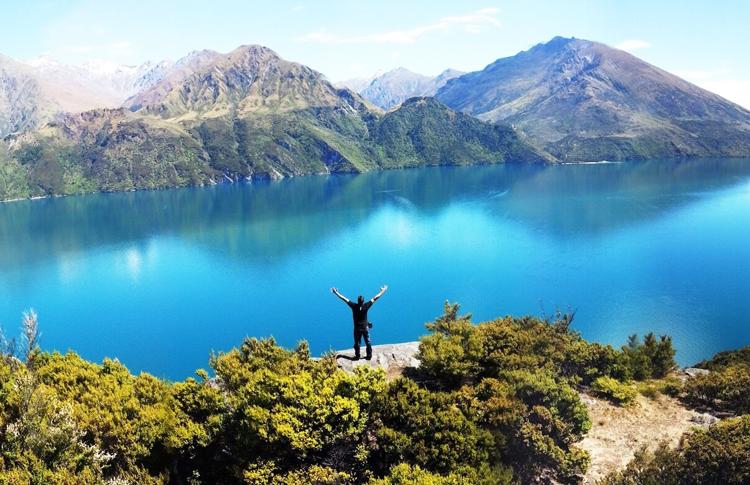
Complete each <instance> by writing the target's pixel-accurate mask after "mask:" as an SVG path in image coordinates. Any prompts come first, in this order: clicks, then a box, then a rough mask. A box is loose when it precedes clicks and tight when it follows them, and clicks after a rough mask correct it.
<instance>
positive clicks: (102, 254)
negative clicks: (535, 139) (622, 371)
mask: <svg viewBox="0 0 750 485" xmlns="http://www.w3.org/2000/svg"><path fill="white" fill-rule="evenodd" d="M383 283H387V284H389V285H390V287H391V289H390V291H389V292H388V293H387V294H386V295H385V296H384V297H383V299H382V300H380V301H379V302H378V303H377V304H376V305H375V306H374V307H373V308H372V310H371V311H370V317H371V320H372V321H373V322H374V323H375V328H374V329H373V340H374V342H375V343H386V342H399V341H407V340H413V339H416V338H417V337H418V336H419V335H420V334H422V333H424V323H425V322H427V321H429V320H431V319H433V318H434V317H435V316H437V315H438V314H439V313H441V310H442V303H443V301H444V300H446V299H448V300H451V301H458V302H460V303H461V304H462V306H463V308H464V309H465V310H466V311H468V312H472V313H473V314H474V316H475V320H476V321H480V320H482V319H487V318H490V317H493V316H497V315H503V314H516V315H521V314H528V313H533V314H543V313H546V314H552V313H554V310H555V309H557V308H560V309H563V310H567V309H576V310H577V314H576V318H575V321H574V327H575V328H576V329H577V330H579V331H580V332H581V333H582V334H583V335H584V336H585V337H586V338H589V339H593V340H598V341H603V342H608V343H613V344H617V345H619V344H621V343H623V342H624V341H625V339H626V337H627V335H628V334H630V333H633V332H638V333H643V332H646V331H649V330H653V331H655V332H658V333H669V334H671V335H673V336H674V339H675V343H676V346H677V348H678V356H677V357H678V360H679V362H680V363H682V364H688V363H692V362H695V361H696V360H699V359H701V358H704V357H708V356H709V355H711V354H712V353H714V352H716V351H718V350H722V349H727V348H730V347H737V346H740V345H745V344H749V343H750V316H748V315H750V296H749V295H750V160H746V161H742V160H695V161H683V162H667V161H660V162H656V161H654V162H647V163H633V164H601V165H566V166H556V167H541V166H522V165H506V166H484V167H469V168H427V169H419V170H399V171H388V172H381V173H370V174H365V175H359V176H327V177H326V176H320V177H304V178H298V179H290V180H285V181H281V182H256V183H253V184H247V185H222V186H217V187H211V188H200V189H178V190H166V191H155V192H137V193H123V194H99V195H86V196H80V197H68V198H60V199H45V200H36V201H25V202H14V203H8V204H0V323H2V325H3V326H4V327H5V329H6V331H7V332H8V333H13V332H15V331H16V330H17V327H18V324H19V323H20V319H21V312H22V311H23V310H25V309H27V308H31V307H33V308H34V309H35V310H36V311H37V312H38V314H39V317H40V323H41V329H42V332H43V335H42V344H43V347H44V348H46V349H58V350H61V351H65V350H67V349H73V350H75V351H77V352H79V353H81V354H82V355H83V356H85V357H86V358H88V359H93V360H97V361H99V360H101V359H102V358H104V357H105V356H111V357H118V358H119V359H120V360H121V361H122V362H123V363H125V364H126V365H127V366H128V367H130V368H131V369H132V370H133V371H140V370H145V371H148V372H151V373H153V374H156V375H159V376H165V377H169V378H175V379H177V378H183V377H185V376H187V375H190V374H192V372H193V371H194V370H195V369H197V368H200V367H206V366H207V362H208V357H209V354H210V352H211V351H212V350H215V351H221V350H226V349H229V348H231V347H232V346H235V345H238V344H239V343H240V342H241V340H242V338H243V337H245V336H247V335H249V336H268V335H273V336H274V337H275V338H276V339H277V340H278V341H279V342H280V343H281V344H284V345H294V344H295V343H296V342H297V341H298V340H300V339H306V340H308V341H309V343H310V346H311V348H312V350H313V352H315V353H319V352H323V351H325V350H328V349H339V348H346V347H348V346H350V345H351V321H350V315H349V310H348V309H347V308H346V307H345V306H344V305H343V304H342V303H341V302H339V301H338V300H337V299H335V298H334V297H333V296H332V295H331V294H330V293H329V288H330V287H331V286H333V285H336V286H338V288H339V289H340V290H341V291H342V292H343V293H344V294H346V295H348V296H349V297H350V298H354V297H356V295H357V294H359V293H360V292H361V293H363V294H365V296H366V297H368V298H369V297H370V296H371V295H372V294H374V293H375V292H376V291H377V290H378V287H379V286H380V285H381V284H383Z"/></svg>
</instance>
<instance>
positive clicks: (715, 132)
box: [436, 37, 750, 161]
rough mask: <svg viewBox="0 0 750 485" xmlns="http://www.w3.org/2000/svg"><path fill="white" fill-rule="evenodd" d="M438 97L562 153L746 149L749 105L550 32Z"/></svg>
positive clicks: (741, 152) (617, 155)
mask: <svg viewBox="0 0 750 485" xmlns="http://www.w3.org/2000/svg"><path fill="white" fill-rule="evenodd" d="M436 97H437V98H438V99H439V100H440V101H441V102H443V103H445V104H446V105H448V106H450V107H452V108H454V109H457V110H460V111H463V112H466V113H470V114H472V115H474V116H477V117H479V118H480V119H483V120H487V121H493V122H503V123H507V124H511V125H513V126H514V127H516V128H518V129H520V130H521V131H523V132H524V133H526V134H527V135H528V136H529V137H530V138H531V139H532V140H533V141H534V142H536V143H537V144H539V145H540V146H543V147H545V148H546V149H547V150H549V151H550V152H552V153H553V154H554V155H556V156H557V157H558V158H560V159H563V160H591V161H595V160H603V159H633V158H640V159H642V158H659V157H676V156H747V155H750V112H749V111H747V110H746V109H744V108H742V107H740V106H737V105H736V104H733V103H731V102H729V101H727V100H725V99H723V98H721V97H720V96H717V95H715V94H713V93H710V92H708V91H705V90H703V89H701V88H699V87H697V86H695V85H692V84H690V83H688V82H686V81H684V80H682V79H680V78H678V77H677V76H674V75H672V74H670V73H668V72H666V71H663V70H661V69H659V68H657V67H655V66H652V65H651V64H648V63H646V62H644V61H642V60H640V59H638V58H637V57H635V56H632V55H630V54H628V53H626V52H623V51H620V50H617V49H613V48H611V47H608V46H606V45H604V44H600V43H597V42H591V41H587V40H580V39H565V38H562V37H556V38H554V39H552V40H551V41H550V42H548V43H546V44H539V45H537V46H535V47H533V48H531V49H529V50H528V51H525V52H521V53H519V54H517V55H515V56H512V57H507V58H503V59H498V60H497V61H495V62H494V63H492V64H490V65H489V66H487V67H486V68H485V69H483V70H482V71H478V72H473V73H469V74H465V75H463V76H461V77H458V78H456V79H452V80H450V81H448V83H447V84H446V85H445V86H444V87H443V88H441V89H440V90H439V91H438V93H437V94H436Z"/></svg>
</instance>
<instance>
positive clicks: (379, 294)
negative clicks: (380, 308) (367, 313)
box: [370, 285, 388, 303]
mask: <svg viewBox="0 0 750 485" xmlns="http://www.w3.org/2000/svg"><path fill="white" fill-rule="evenodd" d="M387 289H388V285H383V286H381V287H380V292H379V293H378V294H377V295H375V296H373V297H372V300H370V301H371V302H372V303H375V302H376V301H378V298H380V297H381V296H383V293H385V292H386V290H387Z"/></svg>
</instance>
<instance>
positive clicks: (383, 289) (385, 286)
mask: <svg viewBox="0 0 750 485" xmlns="http://www.w3.org/2000/svg"><path fill="white" fill-rule="evenodd" d="M387 289H388V285H383V286H381V287H380V292H381V293H385V290H387Z"/></svg>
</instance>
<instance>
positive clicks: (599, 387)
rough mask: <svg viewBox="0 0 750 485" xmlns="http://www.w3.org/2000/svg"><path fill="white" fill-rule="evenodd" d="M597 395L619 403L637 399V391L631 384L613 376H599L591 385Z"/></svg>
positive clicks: (631, 401) (628, 402) (629, 402)
mask: <svg viewBox="0 0 750 485" xmlns="http://www.w3.org/2000/svg"><path fill="white" fill-rule="evenodd" d="M591 389H592V390H593V391H594V393H595V394H596V395H597V396H601V397H604V398H607V399H609V400H611V401H613V402H616V403H617V404H621V405H627V404H632V403H633V402H634V401H635V397H636V395H637V392H636V390H635V388H634V387H633V386H632V385H630V384H623V383H622V382H620V381H618V380H617V379H612V378H611V377H599V378H598V379H596V380H595V381H594V383H593V384H592V385H591Z"/></svg>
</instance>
